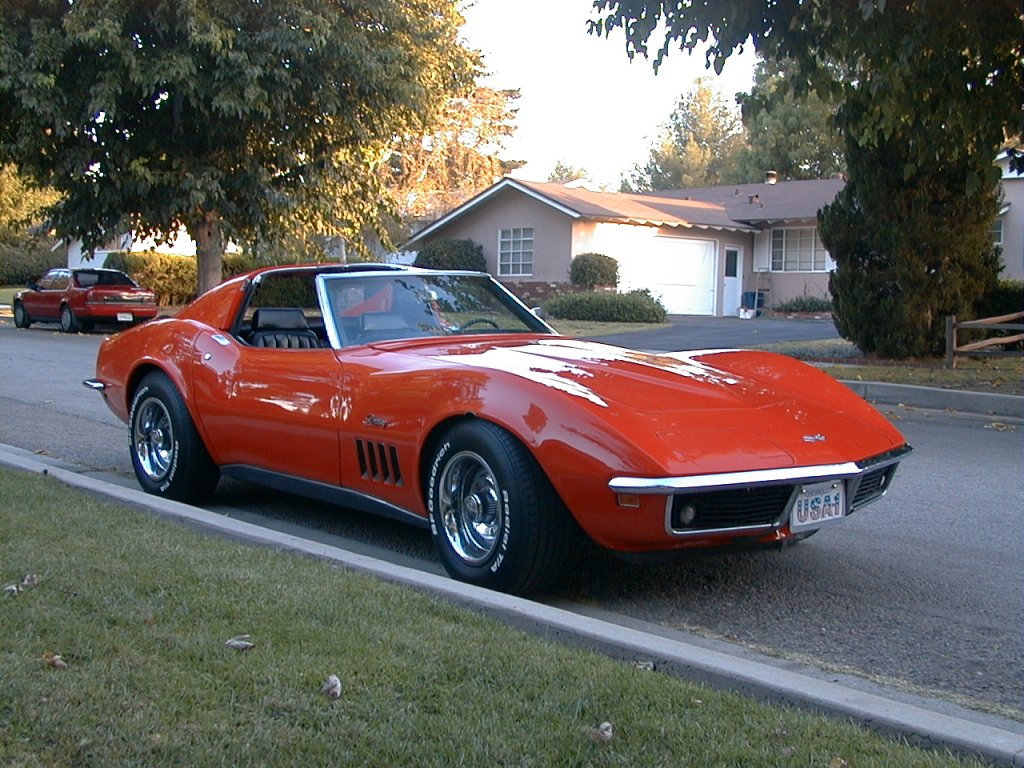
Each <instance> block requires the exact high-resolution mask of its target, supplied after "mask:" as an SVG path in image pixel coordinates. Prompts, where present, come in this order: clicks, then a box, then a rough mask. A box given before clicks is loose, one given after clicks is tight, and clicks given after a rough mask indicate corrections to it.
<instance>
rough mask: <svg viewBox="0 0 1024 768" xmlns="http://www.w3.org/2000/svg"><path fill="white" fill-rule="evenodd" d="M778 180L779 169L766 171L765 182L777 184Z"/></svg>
mask: <svg viewBox="0 0 1024 768" xmlns="http://www.w3.org/2000/svg"><path fill="white" fill-rule="evenodd" d="M778 180H779V172H778V171H767V172H766V173H765V175H764V183H765V184H775V183H776V182H778Z"/></svg>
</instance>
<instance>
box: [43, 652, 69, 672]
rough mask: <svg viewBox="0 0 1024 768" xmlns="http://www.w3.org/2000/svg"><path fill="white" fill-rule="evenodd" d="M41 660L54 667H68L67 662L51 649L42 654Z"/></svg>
mask: <svg viewBox="0 0 1024 768" xmlns="http://www.w3.org/2000/svg"><path fill="white" fill-rule="evenodd" d="M43 661H45V662H46V663H47V664H48V665H50V666H51V667H53V668H54V669H67V668H68V663H67V662H66V661H64V659H62V658H61V657H60V654H59V653H53V652H51V651H47V652H46V653H44V654H43Z"/></svg>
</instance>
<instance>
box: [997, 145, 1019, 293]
mask: <svg viewBox="0 0 1024 768" xmlns="http://www.w3.org/2000/svg"><path fill="white" fill-rule="evenodd" d="M1007 205H1009V208H1008V209H1007V211H1006V213H1004V214H1003V217H1002V219H1003V265H1004V266H1003V272H1002V277H1007V278H1012V279H1013V280H1024V176H1019V175H1017V174H1013V175H1011V174H1010V171H1009V168H1008V167H1007V163H1006V162H1005V161H1004V163H1003V207H1006V206H1007Z"/></svg>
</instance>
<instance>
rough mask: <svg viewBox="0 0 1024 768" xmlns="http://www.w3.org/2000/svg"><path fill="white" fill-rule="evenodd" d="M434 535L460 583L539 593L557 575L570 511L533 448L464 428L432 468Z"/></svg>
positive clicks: (477, 424)
mask: <svg viewBox="0 0 1024 768" xmlns="http://www.w3.org/2000/svg"><path fill="white" fill-rule="evenodd" d="M426 482H427V507H428V510H429V513H430V530H431V533H432V534H433V537H434V543H435V544H436V545H437V549H438V552H439V553H440V555H441V561H442V563H443V564H444V567H445V569H446V570H447V571H448V573H449V574H450V575H451V576H452V578H455V579H459V580H460V581H466V582H469V583H472V584H476V585H478V586H482V587H488V588H490V589H498V590H501V591H503V592H513V593H526V592H535V591H538V590H540V589H542V588H543V587H545V586H547V585H548V584H550V583H551V581H552V580H553V579H554V578H556V577H557V575H558V573H559V571H560V569H559V565H560V563H561V562H562V561H563V560H564V558H563V555H564V551H563V548H564V547H565V546H566V544H567V542H568V540H569V535H568V532H569V513H568V512H567V511H566V509H565V507H564V505H563V504H562V502H561V500H560V499H559V498H558V495H557V494H556V493H555V491H554V489H553V488H552V487H551V484H550V482H548V479H547V477H546V476H545V475H544V473H543V472H542V471H541V469H540V467H539V466H538V465H537V462H536V461H535V460H534V458H533V457H532V456H531V455H530V454H529V452H528V451H527V450H526V448H525V447H524V446H523V445H522V444H521V443H520V442H519V441H518V440H517V439H516V438H515V437H514V436H513V435H511V434H509V433H508V432H506V431H505V430H503V429H501V428H500V427H498V426H496V425H494V424H490V423H488V422H482V421H470V422H464V423H462V424H459V425H457V426H455V427H454V428H452V429H451V430H449V431H448V432H447V434H445V435H444V437H443V439H441V440H440V441H439V442H438V443H437V444H436V446H435V449H434V453H433V456H432V460H431V462H430V465H429V467H428V469H427V478H426Z"/></svg>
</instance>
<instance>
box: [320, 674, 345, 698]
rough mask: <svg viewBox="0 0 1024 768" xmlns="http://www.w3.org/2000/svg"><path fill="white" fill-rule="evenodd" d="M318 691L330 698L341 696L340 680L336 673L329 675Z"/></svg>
mask: <svg viewBox="0 0 1024 768" xmlns="http://www.w3.org/2000/svg"><path fill="white" fill-rule="evenodd" d="M320 693H322V694H324V695H325V696H327V697H328V698H331V699H340V698H341V680H339V679H338V676H337V675H330V676H329V677H328V678H327V679H326V680H324V684H323V685H321V686H320Z"/></svg>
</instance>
